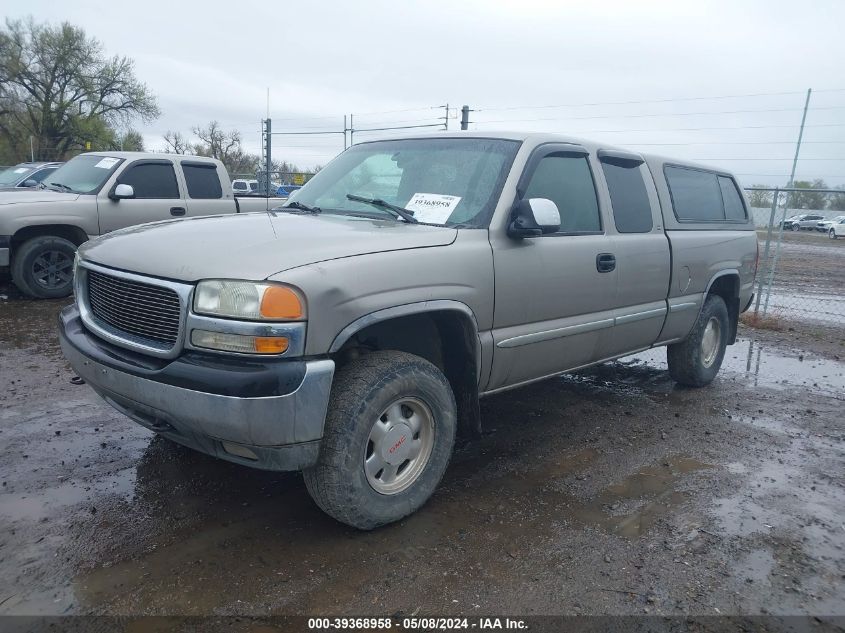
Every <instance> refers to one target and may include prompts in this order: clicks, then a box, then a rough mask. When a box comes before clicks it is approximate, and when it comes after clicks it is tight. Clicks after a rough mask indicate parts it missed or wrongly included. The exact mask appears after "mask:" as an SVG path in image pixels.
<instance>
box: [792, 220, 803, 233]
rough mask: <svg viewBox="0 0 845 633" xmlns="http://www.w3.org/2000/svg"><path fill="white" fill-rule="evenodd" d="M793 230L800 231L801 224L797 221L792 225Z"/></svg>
mask: <svg viewBox="0 0 845 633" xmlns="http://www.w3.org/2000/svg"><path fill="white" fill-rule="evenodd" d="M792 230H793V231H800V230H801V225H800V224H798V223H797V222H796V223H795V224H793V225H792Z"/></svg>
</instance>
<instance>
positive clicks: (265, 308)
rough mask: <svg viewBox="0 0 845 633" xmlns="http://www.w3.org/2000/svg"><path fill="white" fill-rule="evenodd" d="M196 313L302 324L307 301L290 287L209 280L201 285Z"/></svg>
mask: <svg viewBox="0 0 845 633" xmlns="http://www.w3.org/2000/svg"><path fill="white" fill-rule="evenodd" d="M194 312H196V313H197V314H208V315H211V316H222V317H230V318H233V319H245V320H247V321H301V320H302V319H304V318H305V302H304V300H303V299H302V297H301V296H300V295H299V293H298V292H297V291H295V290H294V289H293V288H291V287H290V286H283V285H281V284H275V283H269V282H253V281H232V280H228V279H207V280H205V281H201V282H199V283H198V284H197V289H196V291H195V292H194Z"/></svg>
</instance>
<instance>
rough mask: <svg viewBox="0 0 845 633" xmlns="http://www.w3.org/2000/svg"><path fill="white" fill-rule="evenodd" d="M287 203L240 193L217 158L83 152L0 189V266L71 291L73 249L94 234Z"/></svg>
mask: <svg viewBox="0 0 845 633" xmlns="http://www.w3.org/2000/svg"><path fill="white" fill-rule="evenodd" d="M54 169H55V168H54ZM282 202H284V200H282V199H279V198H273V197H270V198H267V197H250V198H235V196H234V195H233V193H232V186H231V184H230V180H229V174H228V173H227V172H226V168H225V167H224V166H223V163H221V162H220V161H219V160H214V159H212V158H205V157H202V156H188V155H185V154H151V153H144V152H92V153H88V154H81V155H79V156H77V157H75V158H73V159H72V160H70V161H68V162H67V163H65V164H64V165H62V166H61V167H58V169H55V171H52V172H51V173H50V174H49V175H48V176H47V177H46V178H45V179H44V180H43V181H42V182H41V184H40V185H39V186H38V188H36V187H33V188H31V189H30V190H22V191H21V190H19V191H11V192H5V191H3V192H0V268H5V267H7V266H8V267H9V269H10V270H11V273H12V280H13V281H14V282H15V285H16V286H17V287H18V289H19V290H20V291H21V292H23V293H24V294H26V295H28V296H30V297H34V298H37V299H46V298H55V297H66V296H67V295H69V294H70V293H71V291H72V289H73V284H72V281H73V279H72V277H73V256H74V252H75V251H76V248H77V246H79V245H80V244H82V243H83V242H85V241H86V240H88V239H89V238H91V237H94V236H97V235H102V234H104V233H108V232H110V231H114V230H116V229H120V228H123V227H127V226H133V225H136V224H143V223H146V222H157V221H160V220H170V219H173V218H181V217H191V216H199V215H216V214H220V213H240V212H241V211H243V212H249V211H266V210H267V209H268V208H272V207H275V206H277V205H280V204H282Z"/></svg>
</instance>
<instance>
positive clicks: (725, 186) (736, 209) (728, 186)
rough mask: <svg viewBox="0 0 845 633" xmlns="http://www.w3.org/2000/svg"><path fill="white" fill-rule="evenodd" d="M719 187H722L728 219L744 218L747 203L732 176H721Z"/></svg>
mask: <svg viewBox="0 0 845 633" xmlns="http://www.w3.org/2000/svg"><path fill="white" fill-rule="evenodd" d="M719 187H720V188H721V189H722V201H723V202H724V203H725V217H726V218H727V219H728V220H744V219H745V218H746V217H747V216H746V215H745V205H743V204H742V197H741V196H740V195H739V190H738V189H737V188H736V184H734V181H733V180H731V179H730V178H726V177H725V176H719Z"/></svg>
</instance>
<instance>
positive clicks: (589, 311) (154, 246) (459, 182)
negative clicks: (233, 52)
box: [59, 131, 758, 529]
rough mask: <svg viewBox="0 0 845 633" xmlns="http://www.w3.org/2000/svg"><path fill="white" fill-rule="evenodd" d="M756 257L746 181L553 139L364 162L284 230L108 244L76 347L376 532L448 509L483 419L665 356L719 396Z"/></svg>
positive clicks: (94, 267) (439, 138)
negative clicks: (464, 447)
mask: <svg viewBox="0 0 845 633" xmlns="http://www.w3.org/2000/svg"><path fill="white" fill-rule="evenodd" d="M757 255H758V246H757V236H756V233H755V231H754V224H753V221H752V220H751V219H750V218H749V214H748V210H747V207H746V204H745V201H744V198H743V196H742V189H741V188H740V187H739V184H738V183H737V182H736V180H735V178H734V177H733V176H732V175H731V174H730V173H728V172H726V171H721V170H717V169H713V168H710V167H704V166H700V165H696V164H693V163H688V162H685V161H680V160H672V159H666V158H662V157H659V156H651V155H643V154H637V153H633V152H629V151H624V150H620V149H616V148H612V147H608V146H606V145H603V144H598V143H590V142H586V141H583V140H577V139H572V138H568V137H562V136H556V135H551V134H528V133H494V132H490V131H484V132H478V133H474V132H453V133H440V134H438V135H414V136H408V137H400V138H391V139H389V140H381V141H366V142H363V143H358V144H356V145H354V146H353V147H351V148H350V149H348V150H347V151H345V152H343V153H342V154H340V155H339V156H338V157H337V158H335V159H334V160H333V161H331V162H330V163H329V164H328V165H327V166H326V167H325V168H324V169H323V170H321V171H320V172H319V173H318V174H316V175H315V176H314V177H313V178H312V179H311V180H310V181H309V182H308V183H307V184H306V185H304V186H303V187H302V189H300V190H299V191H298V192H297V193H296V195H295V196H294V197H293V198H292V199H290V200H289V201H288V202H287V203H286V204H285V206H282V207H280V208H278V209H276V210H274V211H271V212H269V213H263V214H249V215H232V216H228V217H218V218H204V219H203V218H198V219H192V220H190V221H184V222H175V223H159V224H156V225H149V226H143V227H133V228H131V229H127V230H122V231H116V232H114V233H111V234H109V235H105V236H103V237H100V238H97V239H94V240H91V241H90V242H87V243H86V244H84V245H83V246H82V247H81V248H80V249H79V253H78V259H77V268H76V276H75V279H76V281H75V293H74V294H75V301H76V303H75V305H71V306H68V307H67V308H65V309H64V310H63V311H62V313H61V315H60V326H59V336H60V340H61V346H62V349H63V351H64V354H65V356H66V357H67V359H68V360H69V361H70V364H71V365H72V367H73V368H74V370H75V371H76V372H77V373H78V374H79V375H80V376H81V377H82V378H83V379H84V380H85V382H86V383H87V384H88V385H90V386H91V387H92V388H93V389H94V390H95V391H96V392H97V393H99V394H100V395H101V396H103V397H104V398H105V399H106V400H107V402H108V403H109V404H111V405H112V406H114V407H115V408H117V409H118V410H119V411H121V412H122V413H124V414H126V415H127V416H129V417H130V418H132V419H134V420H135V421H137V422H139V423H140V424H142V425H144V426H145V427H147V428H149V429H152V430H153V431H155V432H156V433H160V434H161V435H163V436H165V437H167V438H170V439H171V440H173V441H175V442H178V443H180V444H184V445H186V446H189V447H191V448H194V449H196V450H199V451H202V452H205V453H208V454H211V455H214V456H217V457H220V458H223V459H226V460H230V461H233V462H236V463H239V464H242V465H245V466H251V467H254V468H261V469H267V470H277V471H278V470H302V471H303V472H304V477H305V483H306V486H307V489H308V491H309V493H310V494H311V496H312V498H313V499H314V500H315V502H316V503H317V505H318V506H319V507H320V508H322V509H323V510H324V511H325V512H327V513H328V514H330V515H331V516H333V517H335V518H336V519H337V520H339V521H341V522H343V523H346V524H348V525H352V526H354V527H356V528H360V529H372V528H375V527H377V526H379V525H383V524H385V523H390V522H392V521H397V520H399V519H401V518H402V517H404V516H406V515H408V514H410V513H412V512H414V511H415V510H416V509H417V508H419V507H420V506H421V505H422V504H423V503H425V502H426V500H427V499H428V498H429V497H430V496H431V494H432V493H433V492H434V490H435V488H436V487H437V486H438V483H439V482H440V479H441V477H442V476H443V474H444V473H445V472H446V467H447V465H448V462H449V459H450V456H451V454H452V449H453V447H454V444H455V436H456V433H460V434H462V435H464V436H469V437H478V436H480V434H481V430H482V422H483V421H482V419H481V412H480V406H479V398H481V397H484V396H487V395H490V394H495V393H498V392H501V391H504V390H506V389H511V388H514V387H519V386H521V385H525V384H528V383H531V382H534V381H537V380H542V379H544V378H548V377H551V376H554V375H558V374H561V373H564V372H568V371H572V370H575V369H580V368H582V367H586V366H589V365H593V364H596V363H601V362H605V361H608V360H611V359H614V358H619V357H622V356H626V355H629V354H632V353H635V352H638V351H642V350H645V349H649V348H652V347H658V346H666V347H667V350H668V351H667V357H668V367H669V374H670V376H671V377H672V378H673V379H674V380H675V381H677V382H678V383H680V384H683V385H689V386H693V387H701V386H704V385H707V384H708V383H710V382H711V381H712V380H713V379H714V377H715V376H716V373H717V372H718V370H719V368H720V366H721V364H722V360H723V358H724V355H725V350H726V346H727V345H730V344H732V343H734V341H735V339H736V332H737V321H738V316H739V314H740V313H741V312H743V311H744V310H746V309H747V308H748V306H749V305H750V303H751V300H752V298H753V284H754V276H755V274H756V267H757ZM141 300H143V305H144V312H143V313H138V312H137V309H136V306H137V305H138V302H139V301H141ZM609 432H613V431H612V429H611V430H609Z"/></svg>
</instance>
